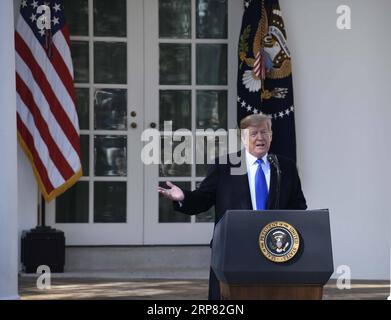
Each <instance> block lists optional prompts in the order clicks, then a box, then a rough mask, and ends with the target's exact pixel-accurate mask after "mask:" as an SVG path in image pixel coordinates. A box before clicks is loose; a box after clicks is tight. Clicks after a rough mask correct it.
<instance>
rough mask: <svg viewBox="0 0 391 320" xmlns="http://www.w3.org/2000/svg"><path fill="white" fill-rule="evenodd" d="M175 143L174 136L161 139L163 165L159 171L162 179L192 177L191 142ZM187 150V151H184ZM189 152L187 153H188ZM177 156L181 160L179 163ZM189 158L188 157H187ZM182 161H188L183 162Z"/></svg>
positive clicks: (183, 140)
mask: <svg viewBox="0 0 391 320" xmlns="http://www.w3.org/2000/svg"><path fill="white" fill-rule="evenodd" d="M187 142H189V140H187V141H185V138H184V137H183V138H182V140H181V141H173V137H172V136H166V137H162V139H161V165H160V169H159V176H160V177H190V176H191V164H190V163H191V142H189V143H187ZM185 148H186V151H185V150H184V149H185ZM186 152H187V153H186ZM177 155H178V156H179V158H180V159H181V162H180V163H178V161H177V160H176V157H177ZM187 156H188V157H187ZM182 159H188V160H186V163H184V162H185V161H182Z"/></svg>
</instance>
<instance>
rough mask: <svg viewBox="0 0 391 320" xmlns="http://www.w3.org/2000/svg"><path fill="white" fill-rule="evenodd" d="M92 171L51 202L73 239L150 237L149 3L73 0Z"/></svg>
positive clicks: (85, 150) (52, 219)
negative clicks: (146, 132) (146, 224)
mask: <svg viewBox="0 0 391 320" xmlns="http://www.w3.org/2000/svg"><path fill="white" fill-rule="evenodd" d="M64 5H65V6H67V7H66V17H67V20H68V25H69V28H70V33H71V50H72V58H73V63H74V70H75V87H76V95H77V109H78V115H79V123H80V129H81V130H80V132H81V145H82V156H83V172H84V175H83V177H82V178H81V179H80V181H79V182H78V183H77V184H76V185H75V186H74V187H73V188H71V189H70V190H69V191H67V192H66V193H65V194H64V195H62V196H60V197H59V198H57V199H56V200H55V201H52V202H51V203H49V204H48V205H47V206H46V221H47V224H48V225H50V226H52V227H54V228H57V229H60V230H62V231H64V232H65V237H66V244H67V245H134V244H142V243H143V212H144V211H143V205H144V203H143V183H144V174H143V164H142V162H141V160H140V152H141V148H142V144H141V140H140V136H141V133H142V130H143V116H144V104H143V99H144V96H143V90H144V87H143V86H144V83H143V73H144V70H143V56H144V52H143V2H142V1H140V0H113V1H106V0H104V1H103V0H78V1H75V0H68V1H65V3H64Z"/></svg>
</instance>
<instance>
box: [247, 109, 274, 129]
mask: <svg viewBox="0 0 391 320" xmlns="http://www.w3.org/2000/svg"><path fill="white" fill-rule="evenodd" d="M264 122H266V124H267V127H268V129H269V130H270V131H272V118H271V117H270V116H269V115H267V114H263V113H261V114H259V113H257V114H250V115H249V116H247V117H245V118H243V119H242V120H241V121H240V129H241V130H243V129H247V128H248V127H257V126H259V125H260V124H261V123H264Z"/></svg>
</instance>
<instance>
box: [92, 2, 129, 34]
mask: <svg viewBox="0 0 391 320" xmlns="http://www.w3.org/2000/svg"><path fill="white" fill-rule="evenodd" d="M94 35H95V36H97V37H126V0H110V1H107V0H94Z"/></svg>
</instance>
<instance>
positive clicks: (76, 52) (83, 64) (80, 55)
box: [71, 41, 90, 83]
mask: <svg viewBox="0 0 391 320" xmlns="http://www.w3.org/2000/svg"><path fill="white" fill-rule="evenodd" d="M71 55H72V62H73V70H74V77H75V82H80V83H85V82H89V80H90V73H89V72H90V71H89V70H90V68H89V65H88V61H89V59H88V56H89V55H88V42H87V41H71Z"/></svg>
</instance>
